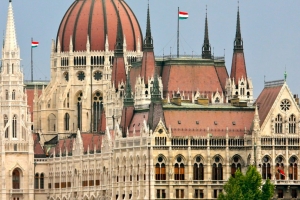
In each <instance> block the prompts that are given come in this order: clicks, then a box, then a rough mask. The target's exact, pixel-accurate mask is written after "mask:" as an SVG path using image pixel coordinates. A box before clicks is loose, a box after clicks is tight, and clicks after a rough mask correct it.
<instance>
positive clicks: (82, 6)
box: [56, 0, 143, 51]
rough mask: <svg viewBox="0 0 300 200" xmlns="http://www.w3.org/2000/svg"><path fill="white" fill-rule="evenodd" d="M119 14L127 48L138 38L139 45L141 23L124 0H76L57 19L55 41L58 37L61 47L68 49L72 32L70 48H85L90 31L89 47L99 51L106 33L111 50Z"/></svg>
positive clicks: (82, 49) (134, 48)
mask: <svg viewBox="0 0 300 200" xmlns="http://www.w3.org/2000/svg"><path fill="white" fill-rule="evenodd" d="M118 11H119V12H118ZM118 17H120V20H121V25H122V30H123V35H125V38H126V44H127V50H128V51H135V50H136V46H137V42H138V40H139V41H140V44H141V47H142V38H143V36H142V32H141V28H140V25H139V23H138V21H137V19H136V17H135V15H134V13H133V12H132V10H131V9H130V7H129V6H128V5H127V4H126V2H125V1H123V0H75V1H74V3H73V4H72V5H71V6H70V8H69V9H68V11H67V12H66V14H65V16H64V18H63V19H62V21H61V23H60V26H59V29H58V33H57V40H56V41H58V39H59V41H60V45H61V51H69V44H70V37H71V36H72V41H73V50H74V51H85V50H86V42H87V36H88V35H89V38H90V45H91V50H92V51H93V50H94V51H95V50H98V51H100V50H105V38H106V35H107V36H108V42H109V50H114V46H115V43H116V36H117V21H118Z"/></svg>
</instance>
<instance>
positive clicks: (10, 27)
mask: <svg viewBox="0 0 300 200" xmlns="http://www.w3.org/2000/svg"><path fill="white" fill-rule="evenodd" d="M17 48H18V45H17V37H16V29H15V20H14V13H13V8H12V3H11V0H10V1H9V5H8V14H7V24H6V35H5V42H4V49H6V50H14V49H17Z"/></svg>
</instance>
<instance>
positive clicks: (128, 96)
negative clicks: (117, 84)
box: [124, 71, 134, 107]
mask: <svg viewBox="0 0 300 200" xmlns="http://www.w3.org/2000/svg"><path fill="white" fill-rule="evenodd" d="M133 105H134V101H133V96H132V93H131V84H130V71H129V72H128V73H127V80H126V85H125V95H124V106H125V107H128V106H133Z"/></svg>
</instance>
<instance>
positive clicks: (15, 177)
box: [12, 169, 21, 189]
mask: <svg viewBox="0 0 300 200" xmlns="http://www.w3.org/2000/svg"><path fill="white" fill-rule="evenodd" d="M20 182H21V181H20V171H19V170H18V169H15V170H14V171H13V173H12V188H13V189H20Z"/></svg>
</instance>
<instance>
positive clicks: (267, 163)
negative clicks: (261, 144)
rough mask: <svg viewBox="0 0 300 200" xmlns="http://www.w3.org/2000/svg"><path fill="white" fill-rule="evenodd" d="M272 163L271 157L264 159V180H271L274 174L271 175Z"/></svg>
mask: <svg viewBox="0 0 300 200" xmlns="http://www.w3.org/2000/svg"><path fill="white" fill-rule="evenodd" d="M270 163H271V161H270V159H269V157H267V156H265V157H264V158H263V165H262V178H263V179H267V178H268V179H271V177H272V174H271V164H270Z"/></svg>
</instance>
